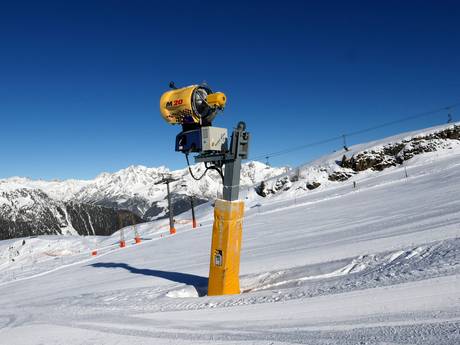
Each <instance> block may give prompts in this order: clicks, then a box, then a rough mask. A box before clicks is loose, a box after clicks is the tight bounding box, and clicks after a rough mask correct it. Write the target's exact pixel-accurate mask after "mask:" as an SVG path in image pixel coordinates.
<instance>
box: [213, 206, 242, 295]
mask: <svg viewBox="0 0 460 345" xmlns="http://www.w3.org/2000/svg"><path fill="white" fill-rule="evenodd" d="M243 216H244V202H243V201H241V200H236V201H227V200H221V199H217V200H216V204H215V207H214V225H213V228H212V243H211V262H210V267H209V282H208V295H209V296H216V295H232V294H239V293H240V278H239V274H240V250H241V240H242V232H243Z"/></svg>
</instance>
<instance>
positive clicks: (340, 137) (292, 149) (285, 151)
mask: <svg viewBox="0 0 460 345" xmlns="http://www.w3.org/2000/svg"><path fill="white" fill-rule="evenodd" d="M458 106H460V102H458V103H454V104H451V105H449V106H445V107H441V108H438V109H434V110H430V111H425V112H422V113H417V114H415V115H411V116H406V117H403V118H400V119H397V120H394V121H389V122H384V123H381V124H378V125H375V126H372V127H368V128H364V129H360V130H357V131H354V132H350V133H344V134H342V135H338V136H335V137H331V138H327V139H323V140H319V141H316V142H312V143H308V144H305V145H299V146H294V147H289V148H286V149H283V150H280V151H274V152H270V153H264V154H260V155H257V156H254V157H252V158H251V159H254V160H259V159H263V158H266V159H267V158H271V157H276V156H281V155H285V154H288V153H291V152H295V151H299V150H303V149H306V148H309V147H313V146H319V145H324V144H327V143H330V142H334V141H338V140H343V138H344V137H352V136H356V135H359V134H363V133H367V132H371V131H374V130H376V129H380V128H384V127H388V126H391V125H394V124H397V123H401V122H405V121H409V120H413V119H417V118H421V117H425V116H429V115H433V114H437V113H438V112H440V111H442V110H452V109H453V108H456V107H458Z"/></svg>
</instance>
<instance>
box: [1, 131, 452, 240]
mask: <svg viewBox="0 0 460 345" xmlns="http://www.w3.org/2000/svg"><path fill="white" fill-rule="evenodd" d="M458 146H460V125H458V124H452V125H444V126H439V127H434V128H431V129H428V130H426V131H417V132H412V133H406V134H403V135H398V136H396V137H392V138H386V139H384V140H381V141H375V142H371V143H367V144H363V145H356V146H353V147H352V148H351V149H347V150H343V151H342V152H335V153H333V154H331V155H329V156H325V157H323V158H321V159H319V160H317V161H314V162H311V163H309V164H307V165H305V166H301V167H299V168H297V169H293V170H290V169H288V168H273V167H269V166H267V165H265V164H263V163H260V162H248V163H245V164H244V165H243V166H242V172H241V187H240V188H241V190H242V195H246V196H248V195H250V194H254V193H257V194H258V195H259V196H262V197H268V198H271V197H274V196H275V195H282V194H286V196H288V195H290V194H295V195H296V196H297V195H301V194H303V193H308V192H309V191H311V190H314V189H317V188H320V189H321V188H324V187H326V186H328V185H330V184H337V183H348V180H349V179H350V178H352V177H353V176H355V175H360V176H361V175H366V174H372V173H378V172H380V171H382V170H384V169H387V168H389V167H394V166H401V167H403V166H404V162H405V161H407V160H409V159H412V158H413V157H414V156H416V155H419V154H421V153H425V152H433V151H438V150H445V149H453V148H457V147H458ZM191 168H192V170H193V171H194V173H195V175H200V176H201V174H202V173H203V172H204V166H203V165H199V164H197V165H194V166H192V167H191ZM166 175H169V176H171V177H172V179H173V180H174V182H172V183H171V184H170V188H171V195H172V199H173V212H174V214H175V215H177V214H180V213H182V212H185V211H187V210H189V209H190V196H193V198H194V201H195V204H196V205H198V204H202V203H205V202H207V201H209V200H212V199H215V198H216V197H219V195H220V193H221V190H222V184H221V180H220V177H219V176H218V174H217V173H216V172H214V171H210V172H208V174H207V175H205V177H204V178H203V179H201V180H200V181H196V180H194V179H193V178H192V176H191V175H190V172H189V171H188V169H187V168H185V169H180V170H175V171H171V170H169V169H168V168H166V167H158V168H148V167H145V166H130V167H128V168H126V169H122V170H120V171H118V172H115V173H102V174H100V175H99V176H97V177H96V178H95V179H93V180H65V181H43V180H31V179H27V178H22V177H12V178H8V179H3V180H0V239H6V238H12V237H19V236H27V235H38V234H56V233H57V234H59V233H63V234H66V233H69V234H83V235H87V234H91V235H107V234H111V233H113V232H114V231H116V230H118V229H119V228H120V227H122V226H125V225H128V224H133V223H139V222H142V221H149V220H154V219H158V218H162V217H166V216H167V215H168V212H169V211H168V206H167V193H166V186H165V184H163V183H161V181H162V180H163V178H164V177H165V176H166ZM353 183H356V182H353Z"/></svg>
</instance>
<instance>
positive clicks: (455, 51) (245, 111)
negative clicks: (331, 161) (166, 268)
mask: <svg viewBox="0 0 460 345" xmlns="http://www.w3.org/2000/svg"><path fill="white" fill-rule="evenodd" d="M459 23H460V3H459V2H458V1H432V2H430V1H419V2H416V1H380V2H375V1H372V2H371V1H362V2H354V1H337V2H332V1H321V2H320V1H316V2H313V1H311V2H310V1H298V2H291V1H282V2H279V1H277V2H270V1H261V2H253V1H247V2H241V3H239V2H237V1H228V2H221V1H210V2H203V1H197V0H194V1H187V2H185V1H162V2H160V1H158V2H157V1H81V0H80V1H57V2H49V1H31V2H24V1H8V2H6V1H5V2H2V4H1V5H0V119H1V134H0V153H1V156H0V157H1V161H0V177H8V176H14V175H19V176H29V177H33V178H46V179H52V178H71V177H74V178H92V177H94V176H95V175H97V174H98V173H100V172H102V171H115V170H118V169H120V168H124V167H126V166H128V165H131V164H143V165H147V166H159V165H167V166H169V167H171V168H180V167H183V166H184V165H185V162H184V157H183V156H182V155H181V154H179V153H175V152H174V137H175V135H176V133H177V132H178V131H179V127H173V126H170V125H168V124H167V123H166V122H164V121H163V120H162V118H161V117H160V115H159V110H158V101H159V97H160V95H161V93H162V92H164V91H166V90H167V85H168V82H169V81H170V80H174V81H175V82H176V84H177V85H181V86H182V85H184V86H185V85H188V84H193V83H200V82H202V81H206V82H208V84H209V85H210V86H212V87H213V89H215V90H216V91H217V90H220V91H223V92H225V93H226V94H227V96H228V106H227V109H226V110H225V112H224V113H223V115H219V117H218V118H217V119H216V121H215V123H214V124H215V125H217V126H226V127H231V126H233V125H235V124H236V122H237V121H239V120H245V121H246V122H247V124H248V127H249V130H250V131H251V133H252V136H253V137H252V138H253V141H252V147H251V154H252V156H256V155H260V154H263V153H265V152H272V151H277V150H280V149H284V148H287V147H291V146H296V145H302V144H304V143H308V142H312V141H317V140H321V139H323V138H328V137H331V136H336V135H340V134H341V133H344V132H350V131H354V130H356V129H361V128H365V127H369V126H372V125H374V124H378V123H381V122H386V121H389V120H393V119H397V118H399V117H404V116H407V115H412V114H415V113H418V112H423V111H426V110H430V109H434V108H438V107H442V106H445V105H448V104H451V103H455V102H457V101H459V100H460V25H459ZM453 115H454V119H456V120H458V119H459V118H460V109H458V108H457V109H455V111H454V113H453ZM446 118H447V115H446V114H445V113H443V112H441V113H440V114H439V116H435V117H429V118H426V119H419V120H416V121H410V122H407V123H403V124H399V125H395V126H391V127H387V128H384V129H381V130H378V131H374V132H370V133H366V134H363V135H361V136H356V137H353V138H350V144H353V143H358V142H362V141H366V140H370V139H374V138H379V137H382V136H385V135H389V134H394V133H397V132H400V131H403V130H408V129H416V128H421V127H425V126H430V125H434V124H438V123H441V122H443V121H445V120H446ZM340 146H341V143H340V142H337V143H332V144H329V145H325V146H320V147H315V148H311V149H306V150H302V151H299V152H295V153H292V154H289V155H284V156H279V157H276V158H273V159H272V160H271V161H270V162H271V163H272V164H274V165H286V164H289V165H292V166H294V165H296V164H300V163H303V162H306V161H308V160H310V159H312V158H315V157H317V156H318V155H321V154H323V153H327V152H330V151H331V150H333V149H335V148H340Z"/></svg>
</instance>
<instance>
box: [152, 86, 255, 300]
mask: <svg viewBox="0 0 460 345" xmlns="http://www.w3.org/2000/svg"><path fill="white" fill-rule="evenodd" d="M169 87H170V88H171V89H172V90H170V91H167V92H165V93H164V94H163V95H162V96H161V99H160V111H161V116H162V117H163V118H164V119H165V120H166V122H168V123H169V124H172V125H175V124H180V125H182V132H180V133H179V134H178V135H177V136H176V148H175V149H176V151H179V152H182V153H184V154H185V159H186V161H187V166H188V169H189V172H190V175H191V177H192V178H193V179H195V180H201V179H202V178H203V177H204V176H205V175H206V173H207V172H208V171H209V170H214V171H217V173H218V176H219V177H220V178H221V179H222V185H223V186H222V187H223V190H222V199H217V200H216V203H215V207H214V224H213V228H212V242H211V253H210V264H209V280H208V295H209V296H216V295H230V294H238V293H240V281H239V271H240V251H241V240H242V233H243V218H244V202H243V201H242V200H238V196H239V188H240V174H241V161H242V160H243V159H247V158H248V152H249V139H250V134H249V132H248V131H247V130H246V124H245V123H244V122H243V121H240V122H238V124H237V125H236V127H235V128H233V132H232V133H231V135H230V136H227V129H226V128H217V127H213V126H212V123H211V122H212V121H213V120H214V118H215V117H216V115H217V113H218V112H219V111H222V110H224V108H225V104H226V102H227V97H226V96H225V95H224V94H223V93H222V92H216V93H214V92H212V91H211V89H210V88H209V87H208V86H207V85H191V86H187V87H183V88H180V89H178V88H176V86H175V85H174V83H173V82H171V83H170V84H169ZM190 153H197V155H195V157H194V158H195V163H204V172H203V173H201V174H200V175H199V176H196V175H195V174H194V172H193V169H192V167H191V166H190V162H189V157H188V156H189V154H190ZM170 209H172V208H171V207H170ZM192 213H193V206H192ZM192 217H193V218H194V215H192ZM171 223H172V222H171ZM195 225H196V224H194V226H195Z"/></svg>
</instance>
